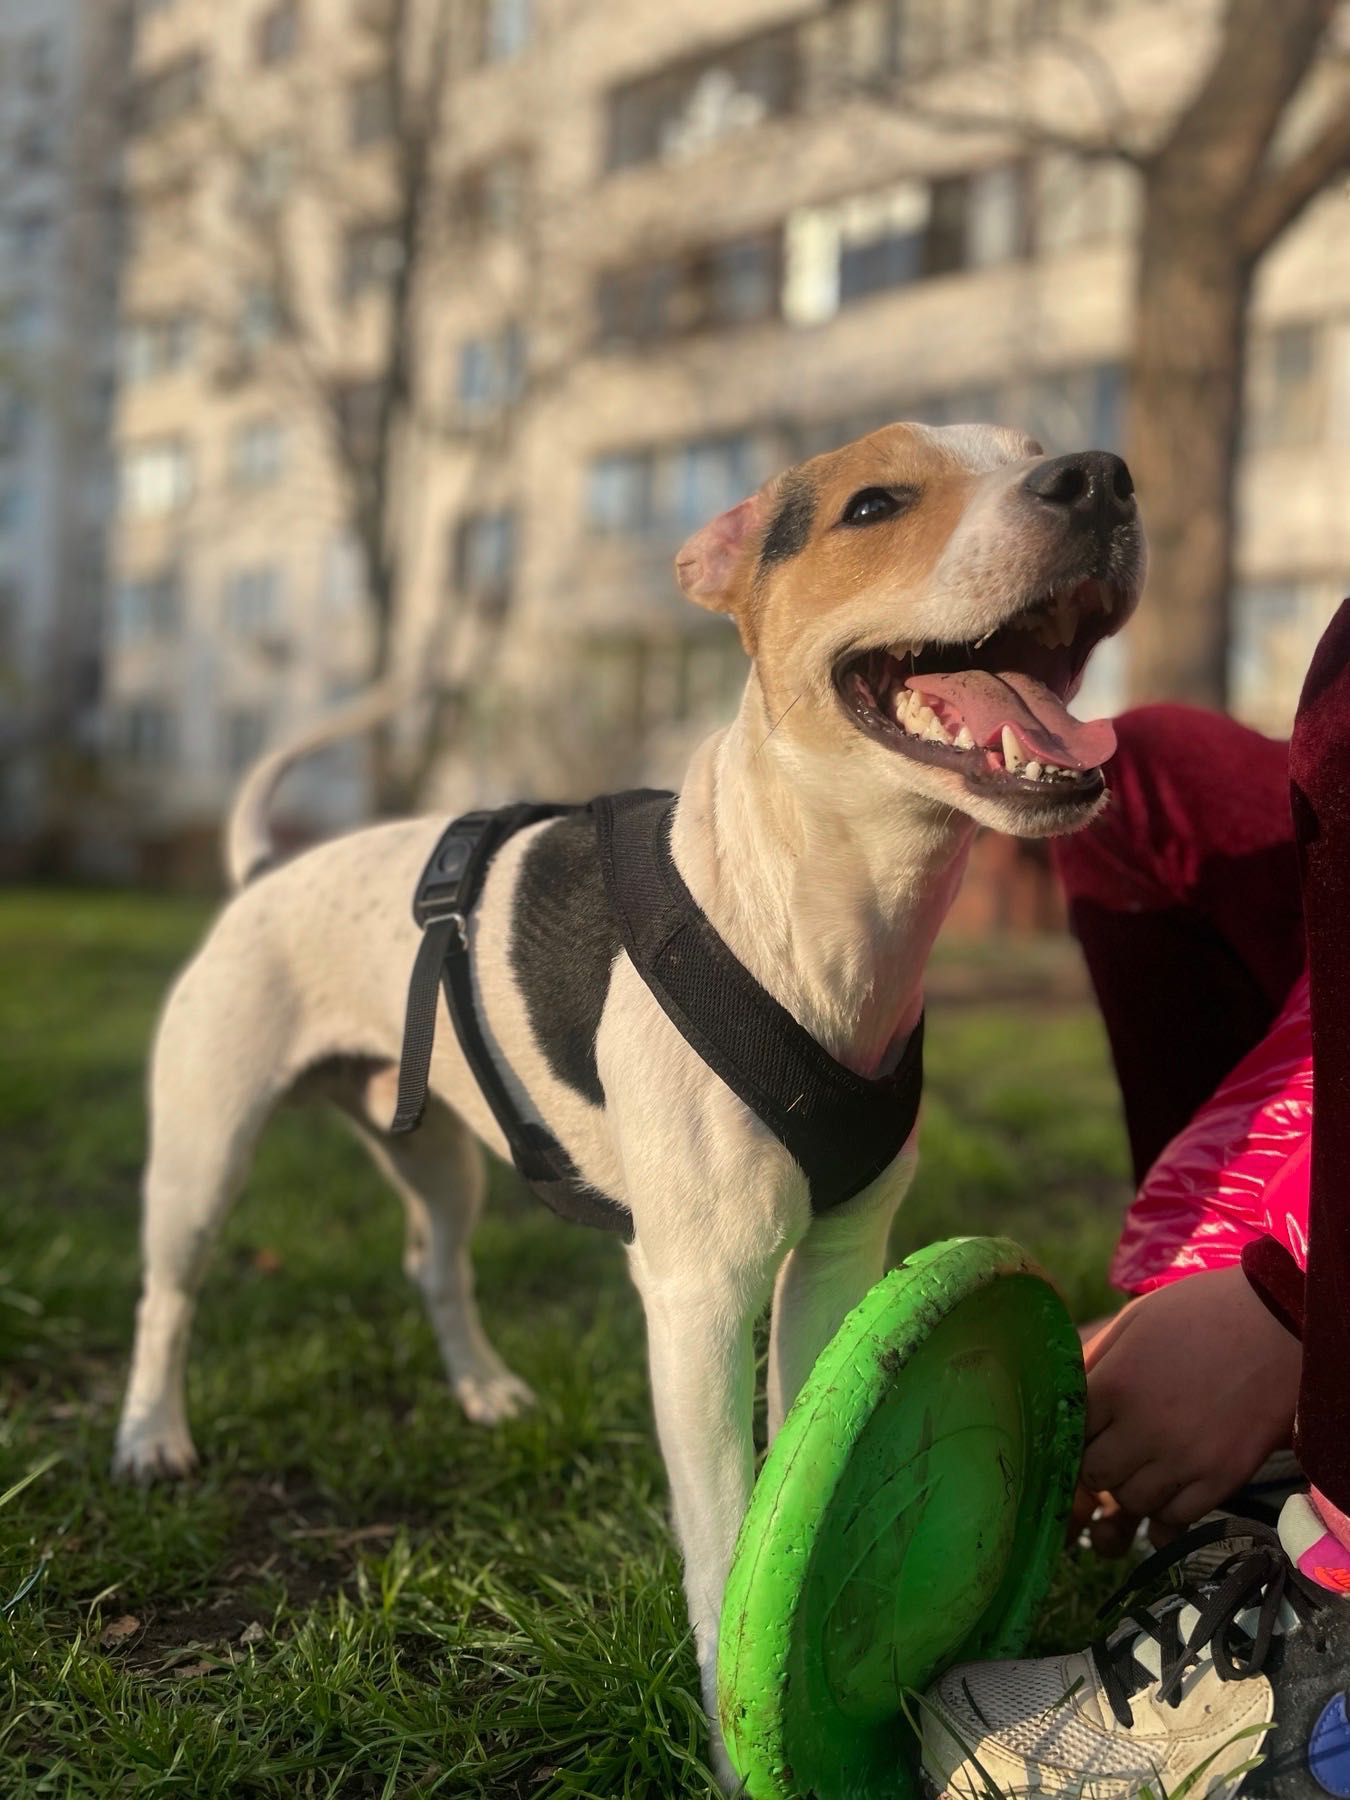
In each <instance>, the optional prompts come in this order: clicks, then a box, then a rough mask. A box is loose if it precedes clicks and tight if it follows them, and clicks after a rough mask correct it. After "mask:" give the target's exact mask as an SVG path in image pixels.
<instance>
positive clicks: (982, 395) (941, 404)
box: [904, 387, 1003, 425]
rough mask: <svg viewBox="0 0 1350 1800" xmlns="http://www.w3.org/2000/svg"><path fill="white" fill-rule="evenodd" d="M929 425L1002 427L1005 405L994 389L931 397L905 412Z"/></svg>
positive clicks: (972, 390)
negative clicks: (1000, 425)
mask: <svg viewBox="0 0 1350 1800" xmlns="http://www.w3.org/2000/svg"><path fill="white" fill-rule="evenodd" d="M904 411H905V413H906V415H907V416H908V415H909V414H911V413H912V414H913V416H914V417H915V418H916V419H922V420H923V422H924V423H925V424H926V425H999V424H1002V423H1003V403H1002V399H1001V397H1000V395H999V394H998V393H997V392H996V390H995V389H993V388H989V387H970V388H953V389H952V390H951V391H950V392H949V393H946V394H930V395H929V396H928V397H927V399H925V400H920V401H918V402H917V403H916V404H914V405H912V406H906V407H905V408H904Z"/></svg>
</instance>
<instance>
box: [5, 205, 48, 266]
mask: <svg viewBox="0 0 1350 1800" xmlns="http://www.w3.org/2000/svg"><path fill="white" fill-rule="evenodd" d="M51 241H52V217H51V214H50V213H45V212H25V213H20V214H19V216H18V217H17V218H16V219H14V220H13V221H12V222H11V224H10V227H9V242H10V248H11V251H12V253H13V255H14V257H15V259H16V262H17V264H18V265H19V266H23V265H25V264H31V263H33V262H34V261H35V260H36V259H37V258H38V257H41V256H43V255H45V254H46V251H47V247H48V245H49V244H50V243H51Z"/></svg>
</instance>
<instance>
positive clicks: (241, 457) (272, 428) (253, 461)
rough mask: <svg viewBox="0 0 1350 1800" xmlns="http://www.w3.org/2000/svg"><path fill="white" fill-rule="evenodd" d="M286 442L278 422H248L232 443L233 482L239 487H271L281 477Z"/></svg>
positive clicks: (239, 427) (241, 427) (231, 478)
mask: <svg viewBox="0 0 1350 1800" xmlns="http://www.w3.org/2000/svg"><path fill="white" fill-rule="evenodd" d="M284 453H285V438H284V436H283V433H282V429H281V424H280V422H279V420H277V419H248V420H246V421H245V422H244V424H242V425H240V426H237V427H236V429H235V432H234V435H233V436H232V437H231V439H230V480H231V482H232V483H233V485H234V486H235V487H246V488H259V487H269V486H270V485H271V484H272V483H273V482H274V481H275V480H276V479H277V477H278V476H279V475H280V474H281V469H282V463H283V461H284Z"/></svg>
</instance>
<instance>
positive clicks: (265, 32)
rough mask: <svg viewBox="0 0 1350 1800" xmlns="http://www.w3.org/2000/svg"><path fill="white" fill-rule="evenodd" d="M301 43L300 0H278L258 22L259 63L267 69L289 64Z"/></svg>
mask: <svg viewBox="0 0 1350 1800" xmlns="http://www.w3.org/2000/svg"><path fill="white" fill-rule="evenodd" d="M299 43H300V6H299V0H278V4H277V5H275V6H272V7H269V8H268V10H267V11H266V12H265V13H264V14H263V16H262V18H261V19H259V21H258V61H259V62H260V63H262V64H263V65H264V66H265V67H271V66H272V65H273V64H275V63H282V62H287V61H289V60H290V58H291V57H292V56H294V55H295V52H296V49H297V48H298V46H299Z"/></svg>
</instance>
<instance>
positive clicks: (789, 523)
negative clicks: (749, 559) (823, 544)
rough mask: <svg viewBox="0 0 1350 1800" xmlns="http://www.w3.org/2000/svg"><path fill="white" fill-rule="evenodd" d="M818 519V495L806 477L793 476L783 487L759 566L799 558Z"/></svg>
mask: <svg viewBox="0 0 1350 1800" xmlns="http://www.w3.org/2000/svg"><path fill="white" fill-rule="evenodd" d="M815 516H816V492H815V489H814V488H813V487H812V486H811V483H810V482H809V481H807V480H806V478H805V477H804V476H800V475H797V476H791V475H790V476H789V477H788V479H787V481H786V482H785V483H784V485H783V492H782V498H781V499H780V501H779V503H778V511H777V512H776V513H775V514H774V515H773V518H772V519H771V520H770V521H769V529H768V530H767V531H766V532H765V533H764V543H763V546H762V547H761V549H760V553H759V566H760V568H761V569H765V568H767V567H768V566H769V564H770V563H777V562H786V561H787V560H788V558H789V557H793V556H799V555H800V554H801V552H802V551H803V550H804V549H805V548H806V540H807V538H809V537H810V535H811V522H812V520H813V519H814V518H815Z"/></svg>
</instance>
